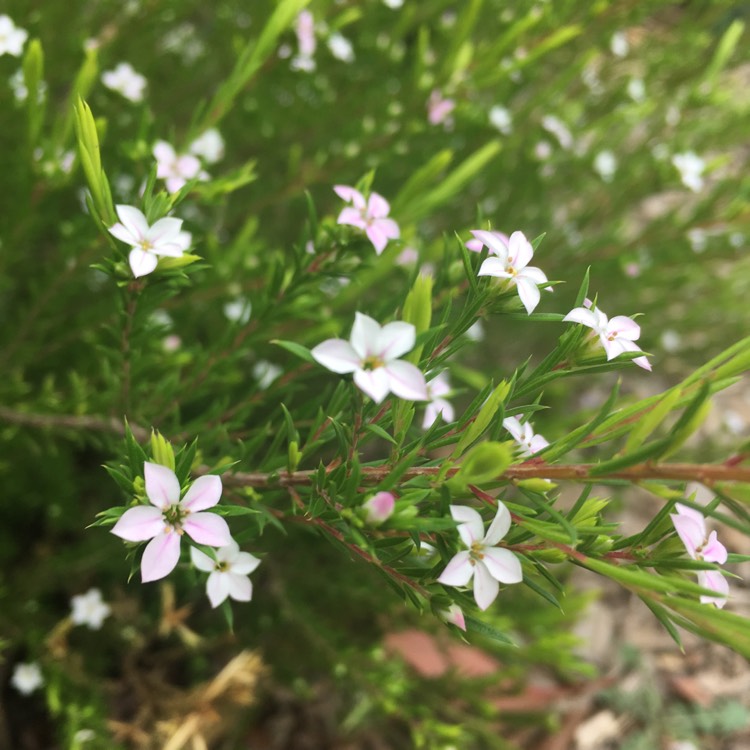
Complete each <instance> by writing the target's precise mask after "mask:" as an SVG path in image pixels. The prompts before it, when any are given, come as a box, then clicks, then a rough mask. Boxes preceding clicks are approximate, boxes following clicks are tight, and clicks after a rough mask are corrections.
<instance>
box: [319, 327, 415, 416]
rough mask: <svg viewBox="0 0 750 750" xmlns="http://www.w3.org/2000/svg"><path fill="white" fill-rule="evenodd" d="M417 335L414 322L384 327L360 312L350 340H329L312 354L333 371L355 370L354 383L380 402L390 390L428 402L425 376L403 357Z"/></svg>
mask: <svg viewBox="0 0 750 750" xmlns="http://www.w3.org/2000/svg"><path fill="white" fill-rule="evenodd" d="M416 335H417V334H416V329H415V328H414V326H413V325H412V324H411V323H404V322H402V321H395V322H393V323H387V324H386V325H384V326H381V325H380V324H379V323H378V322H377V321H375V320H373V319H372V318H371V317H370V316H369V315H363V314H362V313H360V312H358V313H356V314H355V318H354V325H353V326H352V333H351V336H350V339H349V341H344V340H343V339H328V340H326V341H324V342H323V343H322V344H318V345H317V346H316V347H315V348H314V349H313V350H312V351H311V352H310V353H311V354H312V356H313V358H314V359H315V361H316V362H318V363H319V364H321V365H323V367H325V368H326V369H328V370H331V372H335V373H338V374H340V375H344V374H348V373H354V383H355V384H356V385H357V387H358V388H360V390H362V391H364V392H365V393H366V394H367V395H368V396H369V397H370V398H371V399H372V400H373V401H375V402H376V403H380V402H381V401H382V400H383V399H384V398H385V397H386V396H387V395H388V394H389V393H394V394H395V395H396V396H398V397H399V398H403V399H406V400H408V401H427V383H426V382H425V379H424V375H423V374H422V373H421V372H420V370H419V368H417V367H416V366H415V365H413V364H411V362H404V361H402V360H400V359H399V357H401V356H403V355H404V354H406V353H407V352H410V351H411V350H412V349H413V348H414V343H415V341H416Z"/></svg>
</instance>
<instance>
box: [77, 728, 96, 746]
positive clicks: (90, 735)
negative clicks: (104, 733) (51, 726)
mask: <svg viewBox="0 0 750 750" xmlns="http://www.w3.org/2000/svg"><path fill="white" fill-rule="evenodd" d="M95 739H96V732H95V731H94V730H93V729H79V730H78V731H77V732H76V733H75V734H74V735H73V742H74V743H76V742H77V743H78V744H79V745H82V744H84V743H86V742H91V740H95Z"/></svg>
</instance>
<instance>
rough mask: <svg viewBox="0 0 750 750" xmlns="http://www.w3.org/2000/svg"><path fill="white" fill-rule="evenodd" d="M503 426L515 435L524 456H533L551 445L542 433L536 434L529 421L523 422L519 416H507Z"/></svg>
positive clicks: (514, 437)
mask: <svg viewBox="0 0 750 750" xmlns="http://www.w3.org/2000/svg"><path fill="white" fill-rule="evenodd" d="M503 427H505V429H506V430H508V432H509V433H510V434H511V435H512V436H513V439H514V440H515V441H516V443H517V444H518V446H519V448H520V449H521V455H523V456H533V455H534V453H539V451H542V450H544V449H545V448H546V447H547V446H548V445H549V442H548V441H547V440H545V438H543V437H542V436H541V435H535V434H534V430H533V428H532V427H531V424H530V423H529V422H524V423H523V424H521V421H520V420H519V419H518V417H506V418H505V419H504V420H503Z"/></svg>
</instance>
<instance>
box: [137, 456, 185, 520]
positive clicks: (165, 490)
mask: <svg viewBox="0 0 750 750" xmlns="http://www.w3.org/2000/svg"><path fill="white" fill-rule="evenodd" d="M143 476H144V478H145V480H146V495H147V496H148V499H149V500H150V501H151V502H152V503H153V504H154V505H155V506H156V507H157V508H162V509H164V508H168V507H169V506H170V505H176V504H177V503H178V502H179V501H180V483H179V481H178V480H177V476H176V474H175V473H174V472H173V471H172V470H171V469H168V468H167V467H166V466H161V465H160V464H154V463H151V462H150V461H146V463H145V464H144V465H143Z"/></svg>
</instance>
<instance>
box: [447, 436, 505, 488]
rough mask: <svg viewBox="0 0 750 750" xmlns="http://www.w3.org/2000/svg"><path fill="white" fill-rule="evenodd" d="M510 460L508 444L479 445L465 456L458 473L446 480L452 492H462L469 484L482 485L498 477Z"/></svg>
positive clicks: (488, 443) (491, 443) (489, 443)
mask: <svg viewBox="0 0 750 750" xmlns="http://www.w3.org/2000/svg"><path fill="white" fill-rule="evenodd" d="M511 460H512V454H511V449H510V445H509V444H508V443H493V442H487V443H479V445H476V446H474V447H473V448H472V449H471V450H470V451H469V452H468V453H467V454H466V458H465V459H464V461H463V463H462V464H461V467H460V468H459V470H458V472H457V473H456V474H455V475H454V476H453V477H452V478H451V479H449V480H448V486H449V487H450V488H451V490H453V491H454V492H462V491H463V490H465V489H466V487H467V485H469V484H483V483H484V482H489V481H492V480H493V479H496V478H497V477H499V476H500V475H501V474H502V473H503V472H504V471H505V470H506V469H507V468H508V467H509V466H510V463H511Z"/></svg>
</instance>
